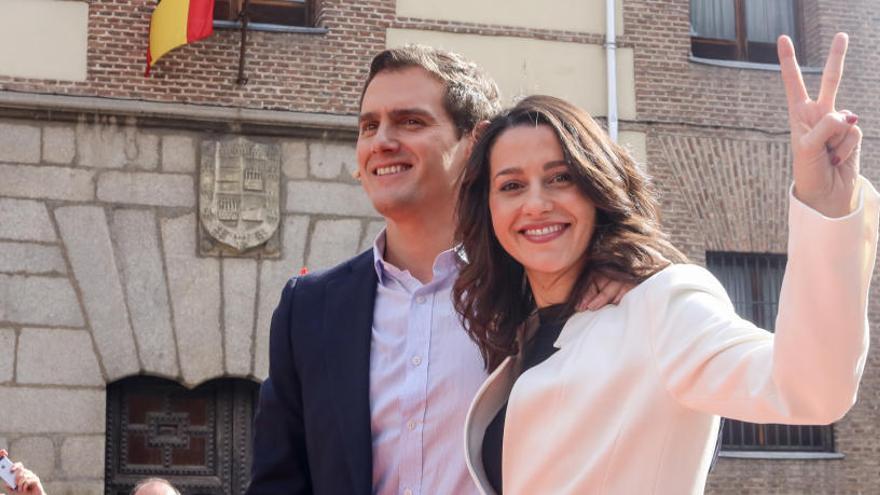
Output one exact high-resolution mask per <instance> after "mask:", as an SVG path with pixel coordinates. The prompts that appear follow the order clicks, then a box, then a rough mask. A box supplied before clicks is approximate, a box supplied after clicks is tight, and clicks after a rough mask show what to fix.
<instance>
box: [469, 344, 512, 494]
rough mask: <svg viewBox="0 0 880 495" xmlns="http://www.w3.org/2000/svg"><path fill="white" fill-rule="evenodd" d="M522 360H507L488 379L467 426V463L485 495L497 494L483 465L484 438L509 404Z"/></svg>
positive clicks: (479, 392)
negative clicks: (503, 407) (505, 405)
mask: <svg viewBox="0 0 880 495" xmlns="http://www.w3.org/2000/svg"><path fill="white" fill-rule="evenodd" d="M518 369H519V360H518V359H516V357H515V356H511V357H508V358H507V359H505V360H504V361H503V362H502V363H501V364H500V365H499V366H498V368H496V369H495V371H493V372H492V374H491V375H489V377H488V378H486V381H485V382H483V385H482V386H481V387H480V389H479V390H478V391H477V394H476V395H475V396H474V399H473V401H471V407H470V409H468V413H467V418H466V419H465V423H464V443H465V461H466V462H467V466H468V470H469V471H470V473H471V478H473V479H474V480H475V482H476V484H477V487H478V488H479V489H480V492H481V493H483V494H492V495H494V493H495V491H494V490H493V489H492V485H490V484H489V480H488V479H487V478H486V469H485V467H484V466H483V456H482V452H483V436H484V435H485V433H486V428H487V427H488V426H489V423H491V422H492V420H493V419H495V415H496V414H498V411H500V410H501V407H502V406H503V405H504V404H505V402H507V398H508V397H509V396H510V390H511V389H512V388H513V384H514V382H515V381H516V378H517V376H519V373H518V372H517V370H518Z"/></svg>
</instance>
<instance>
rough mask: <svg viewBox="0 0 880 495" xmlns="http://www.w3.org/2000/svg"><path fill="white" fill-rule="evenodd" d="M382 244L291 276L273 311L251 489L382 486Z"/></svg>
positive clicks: (252, 492)
mask: <svg viewBox="0 0 880 495" xmlns="http://www.w3.org/2000/svg"><path fill="white" fill-rule="evenodd" d="M376 283H377V277H376V270H375V266H374V264H373V253H372V250H370V251H366V252H364V253H362V254H360V255H358V256H356V257H354V258H352V259H351V260H349V261H347V262H345V263H342V264H340V265H338V266H336V267H335V268H332V269H330V270H328V271H326V272H322V273H315V274H309V275H306V276H303V277H295V278H293V279H291V280H290V281H289V282H288V283H287V285H286V286H285V287H284V291H283V292H282V294H281V301H280V302H279V303H278V308H277V309H276V310H275V313H274V314H273V316H272V327H271V332H270V337H269V339H270V343H269V378H268V379H267V380H266V381H265V382H263V385H262V387H261V389H260V401H259V405H258V407H257V413H256V418H255V420H254V442H253V465H252V469H251V483H250V486H249V488H248V491H247V494H248V495H261V494H327V495H337V494H352V495H360V494H363V495H369V494H370V493H371V492H372V478H373V460H372V436H371V432H370V338H371V328H372V323H373V306H374V302H375V299H376Z"/></svg>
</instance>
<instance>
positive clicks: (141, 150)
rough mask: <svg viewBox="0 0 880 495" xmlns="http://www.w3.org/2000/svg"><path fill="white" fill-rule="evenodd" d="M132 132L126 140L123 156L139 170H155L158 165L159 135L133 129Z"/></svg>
mask: <svg viewBox="0 0 880 495" xmlns="http://www.w3.org/2000/svg"><path fill="white" fill-rule="evenodd" d="M131 129H134V128H131ZM132 134H133V135H131V136H129V138H128V139H127V140H126V143H127V145H126V147H125V156H126V158H127V159H128V162H129V163H130V164H131V165H133V166H134V167H135V168H139V169H141V170H155V169H156V167H158V166H159V136H156V135H153V134H141V133H140V132H135V131H134V130H133V131H132Z"/></svg>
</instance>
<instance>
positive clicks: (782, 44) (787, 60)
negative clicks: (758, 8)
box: [776, 36, 810, 112]
mask: <svg viewBox="0 0 880 495" xmlns="http://www.w3.org/2000/svg"><path fill="white" fill-rule="evenodd" d="M776 50H777V53H778V54H779V67H780V69H781V71H782V83H783V84H784V85H785V95H786V97H787V98H788V111H789V112H791V111H792V110H793V109H794V108H795V107H797V105H799V104H801V103H804V102H806V101H809V100H810V95H809V94H808V93H807V87H806V86H805V85H804V78H803V76H801V68H800V66H799V65H798V62H797V58H795V54H794V44H792V42H791V38H789V37H788V36H780V37H779V40H778V41H777V42H776Z"/></svg>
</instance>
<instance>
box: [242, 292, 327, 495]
mask: <svg viewBox="0 0 880 495" xmlns="http://www.w3.org/2000/svg"><path fill="white" fill-rule="evenodd" d="M295 288H296V278H294V279H291V280H290V281H289V282H288V283H287V285H286V286H285V287H284V290H283V292H282V294H281V301H280V302H279V303H278V307H277V308H276V309H275V312H274V313H273V315H272V323H271V329H270V334H269V378H267V379H266V380H265V381H264V382H263V384H262V386H261V387H260V399H259V403H258V406H257V412H256V415H255V418H254V438H253V464H252V466H251V482H250V485H249V487H248V490H247V495H262V494H266V495H268V494H279V493H285V494H310V493H312V483H311V478H310V475H309V466H308V460H307V457H306V443H305V426H304V423H303V405H302V394H301V386H300V382H299V378H298V375H297V371H296V366H295V363H294V356H293V353H292V347H291V332H292V331H293V325H294V324H295V321H296V320H295V319H294V318H293V314H292V313H293V296H294V289H295Z"/></svg>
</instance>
